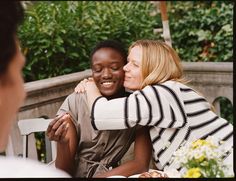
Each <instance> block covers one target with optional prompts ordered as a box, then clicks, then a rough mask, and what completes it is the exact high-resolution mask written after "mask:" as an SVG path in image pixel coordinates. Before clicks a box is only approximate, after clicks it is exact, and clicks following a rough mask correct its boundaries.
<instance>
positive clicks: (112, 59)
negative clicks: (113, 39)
mask: <svg viewBox="0 0 236 181" xmlns="http://www.w3.org/2000/svg"><path fill="white" fill-rule="evenodd" d="M124 61H125V60H124V59H123V57H122V55H121V54H120V53H119V52H118V51H116V50H115V49H112V48H100V49H98V50H97V51H96V52H95V53H94V54H93V56H92V75H93V79H94V81H95V83H96V85H97V87H98V89H99V90H100V92H101V94H102V95H103V96H106V97H111V96H113V97H115V95H116V94H119V93H120V91H123V90H124V87H123V82H124V71H123V66H124V64H125V62H124Z"/></svg>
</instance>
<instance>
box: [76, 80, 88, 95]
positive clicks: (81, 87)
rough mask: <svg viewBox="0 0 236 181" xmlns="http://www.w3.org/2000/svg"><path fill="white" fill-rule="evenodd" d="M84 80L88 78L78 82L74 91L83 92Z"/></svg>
mask: <svg viewBox="0 0 236 181" xmlns="http://www.w3.org/2000/svg"><path fill="white" fill-rule="evenodd" d="M86 82H88V79H84V80H82V81H80V83H78V85H77V86H76V87H75V89H74V91H75V92H76V93H84V92H85V87H86Z"/></svg>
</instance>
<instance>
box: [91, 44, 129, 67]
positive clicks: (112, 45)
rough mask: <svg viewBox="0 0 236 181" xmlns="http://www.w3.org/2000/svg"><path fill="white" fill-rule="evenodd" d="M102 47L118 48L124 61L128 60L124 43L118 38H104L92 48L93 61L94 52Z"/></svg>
mask: <svg viewBox="0 0 236 181" xmlns="http://www.w3.org/2000/svg"><path fill="white" fill-rule="evenodd" d="M101 48H112V49H114V50H116V51H117V52H119V53H120V55H121V56H122V58H123V60H124V63H126V62H127V51H126V50H125V48H124V46H123V45H122V43H121V42H119V41H117V40H104V41H101V42H99V43H98V44H97V45H96V46H95V47H94V48H93V50H92V52H91V54H90V59H91V61H92V57H93V55H94V53H95V52H96V51H98V50H99V49H101Z"/></svg>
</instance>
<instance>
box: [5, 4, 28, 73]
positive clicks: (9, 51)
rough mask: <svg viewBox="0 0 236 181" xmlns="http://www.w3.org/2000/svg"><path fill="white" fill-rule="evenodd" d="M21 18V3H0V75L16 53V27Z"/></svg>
mask: <svg viewBox="0 0 236 181" xmlns="http://www.w3.org/2000/svg"><path fill="white" fill-rule="evenodd" d="M23 18H24V10H23V7H22V5H21V2H19V1H0V50H1V51H0V75H2V74H4V73H5V72H6V70H7V68H8V65H9V63H10V62H11V60H12V58H13V56H14V55H15V53H16V33H17V27H18V25H19V24H20V23H21V22H22V21H23Z"/></svg>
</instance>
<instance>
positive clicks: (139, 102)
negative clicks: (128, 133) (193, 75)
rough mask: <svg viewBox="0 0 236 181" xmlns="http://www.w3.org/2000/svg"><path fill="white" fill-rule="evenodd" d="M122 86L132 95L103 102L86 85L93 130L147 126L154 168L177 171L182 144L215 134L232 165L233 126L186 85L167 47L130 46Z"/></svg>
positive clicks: (88, 83) (89, 83)
mask: <svg viewBox="0 0 236 181" xmlns="http://www.w3.org/2000/svg"><path fill="white" fill-rule="evenodd" d="M124 70H125V81H124V86H125V87H126V88H127V89H130V90H133V91H134V92H133V93H132V94H131V95H130V96H129V97H127V98H119V99H113V100H107V99H106V98H104V97H102V96H101V94H100V93H99V91H98V90H97V88H96V86H95V84H94V83H93V81H92V80H91V79H90V80H89V81H88V80H87V81H84V82H86V83H84V85H85V89H86V93H87V96H88V99H89V106H90V108H91V117H92V125H93V127H94V129H97V130H108V129H111V130H113V129H127V128H130V127H133V126H135V125H137V124H139V125H142V126H150V131H149V133H150V137H151V140H152V145H153V151H154V152H153V159H154V161H155V165H156V167H157V169H158V170H164V169H166V168H176V169H178V170H179V171H182V170H181V168H178V167H177V165H175V163H173V162H171V157H172V155H173V153H174V151H175V150H177V149H178V148H179V147H180V145H181V144H183V143H184V142H186V141H193V140H196V139H200V138H206V137H207V136H210V135H211V136H214V137H217V138H219V139H220V140H222V141H224V144H223V145H222V146H223V147H224V148H225V149H226V150H227V151H228V154H227V155H226V156H225V160H224V161H225V162H227V163H229V164H231V165H232V164H233V155H232V154H233V153H232V151H231V150H232V147H233V127H232V125H231V124H230V123H228V121H226V120H225V119H223V118H220V117H219V116H217V115H216V114H215V113H214V112H213V111H212V110H211V105H210V104H209V103H208V102H207V101H206V99H205V98H204V97H203V96H201V95H199V94H198V93H197V92H196V91H195V90H193V89H192V88H190V87H189V86H187V85H186V81H185V80H184V78H183V71H182V66H181V63H180V58H179V57H178V55H177V53H176V52H175V51H174V49H172V48H171V47H169V46H168V45H167V44H165V43H163V42H159V41H154V40H138V41H136V42H134V43H133V44H132V45H131V46H130V48H129V55H128V63H127V64H126V65H125V66H124Z"/></svg>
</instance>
